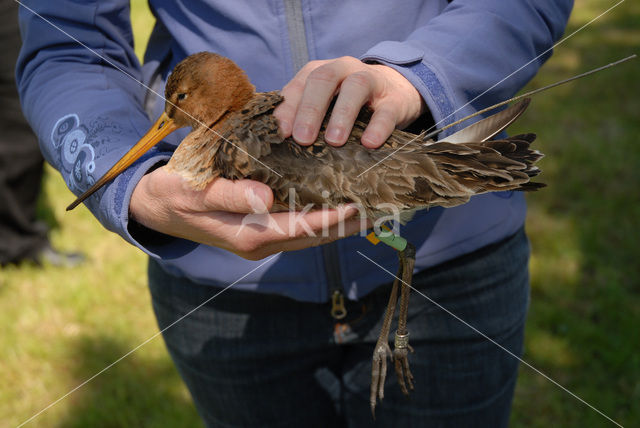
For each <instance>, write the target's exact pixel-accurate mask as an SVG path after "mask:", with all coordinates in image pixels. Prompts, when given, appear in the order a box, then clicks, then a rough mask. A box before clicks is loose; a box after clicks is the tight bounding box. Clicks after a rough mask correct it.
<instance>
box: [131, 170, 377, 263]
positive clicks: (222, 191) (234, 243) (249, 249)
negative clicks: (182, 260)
mask: <svg viewBox="0 0 640 428" xmlns="http://www.w3.org/2000/svg"><path fill="white" fill-rule="evenodd" d="M272 205H273V193H272V192H271V189H270V188H269V187H268V186H267V185H265V184H263V183H260V182H258V181H252V180H237V181H231V180H227V179H224V178H217V179H215V180H214V181H213V182H211V183H210V184H209V185H208V186H207V187H206V188H205V189H204V190H202V191H196V190H193V189H192V188H190V187H189V185H188V184H187V183H186V182H185V181H184V180H183V179H182V178H181V177H180V176H179V175H178V174H175V173H170V172H167V171H166V168H165V167H160V168H158V169H156V170H155V171H153V172H151V173H149V174H147V175H145V176H144V177H143V178H142V179H141V180H140V182H139V183H138V185H137V186H136V188H135V189H134V191H133V195H132V196H131V203H130V206H129V212H130V216H131V218H132V219H133V220H135V221H137V222H138V223H140V224H142V225H144V226H146V227H148V228H149V229H153V230H156V231H158V232H162V233H164V234H167V235H171V236H176V237H179V238H184V239H189V240H191V241H195V242H199V243H202V244H206V245H212V246H215V247H219V248H223V249H225V250H227V251H230V252H232V253H235V254H237V255H239V256H241V257H244V258H246V259H249V260H259V259H262V258H265V257H267V256H268V255H270V254H275V253H278V252H280V251H294V250H300V249H303V248H307V247H312V246H316V245H321V244H325V243H328V242H331V241H334V240H336V239H339V238H341V237H345V236H350V235H352V234H354V233H356V232H358V231H359V230H360V229H361V221H360V219H350V217H353V215H354V214H355V213H356V212H357V209H356V208H355V207H353V206H345V207H344V208H341V209H336V210H324V211H310V212H308V213H296V212H280V213H269V212H268V210H270V209H271V207H272ZM256 211H257V213H256ZM248 213H249V214H250V215H251V216H256V217H247V216H246V215H247V214H248ZM292 216H293V217H292ZM247 218H249V219H250V220H251V221H246V219H247ZM295 219H297V221H294V220H295ZM243 220H245V221H244V222H243ZM343 220H345V221H344V222H343V224H339V223H340V222H341V221H343ZM363 223H364V222H363ZM363 226H365V227H366V224H363ZM363 228H364V227H363ZM312 234H315V236H313V235H312ZM310 235H311V236H310Z"/></svg>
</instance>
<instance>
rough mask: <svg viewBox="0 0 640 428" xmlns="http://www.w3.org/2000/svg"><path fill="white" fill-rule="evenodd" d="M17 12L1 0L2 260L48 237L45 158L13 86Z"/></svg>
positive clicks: (33, 250) (24, 254) (25, 254)
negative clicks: (42, 199) (42, 208)
mask: <svg viewBox="0 0 640 428" xmlns="http://www.w3.org/2000/svg"><path fill="white" fill-rule="evenodd" d="M17 13H18V4H17V3H15V2H13V1H3V2H2V3H0V40H2V45H3V48H2V49H0V201H1V202H0V264H5V263H10V262H15V261H19V260H21V259H24V258H30V257H33V256H35V255H36V254H37V253H38V252H39V251H40V250H41V249H42V248H43V247H44V246H45V245H46V244H47V242H48V241H47V237H46V228H45V227H43V225H42V224H39V223H38V222H37V221H36V208H37V201H38V195H39V193H40V186H41V181H42V167H43V162H44V161H43V158H42V155H41V154H40V149H39V148H38V142H37V140H36V137H35V136H34V135H33V132H32V131H31V128H30V127H29V125H28V124H27V122H26V120H25V118H24V116H23V115H22V111H21V109H20V102H19V99H18V92H17V90H16V87H15V78H14V70H15V65H16V60H17V57H18V51H19V49H20V44H21V42H20V33H19V29H18V20H17V19H18V18H17Z"/></svg>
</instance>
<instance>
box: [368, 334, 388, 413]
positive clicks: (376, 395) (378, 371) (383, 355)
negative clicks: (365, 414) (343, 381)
mask: <svg viewBox="0 0 640 428" xmlns="http://www.w3.org/2000/svg"><path fill="white" fill-rule="evenodd" d="M387 357H388V358H390V359H391V360H393V353H392V352H391V348H390V347H389V343H387V342H382V341H378V343H377V344H376V347H375V349H374V350H373V361H372V365H371V395H370V396H369V402H370V404H371V414H372V415H373V417H374V418H375V416H376V415H375V411H376V401H377V400H378V399H380V401H382V399H383V398H384V381H385V380H386V378H387Z"/></svg>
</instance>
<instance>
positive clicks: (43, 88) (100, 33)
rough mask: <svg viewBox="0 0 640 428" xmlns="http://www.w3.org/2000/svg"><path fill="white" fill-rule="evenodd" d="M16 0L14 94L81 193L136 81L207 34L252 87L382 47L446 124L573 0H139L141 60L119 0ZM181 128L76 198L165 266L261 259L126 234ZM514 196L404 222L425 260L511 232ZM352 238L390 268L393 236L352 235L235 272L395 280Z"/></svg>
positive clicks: (504, 86) (306, 295)
mask: <svg viewBox="0 0 640 428" xmlns="http://www.w3.org/2000/svg"><path fill="white" fill-rule="evenodd" d="M23 1H24V4H25V6H26V7H21V10H20V25H21V29H22V33H23V41H24V45H23V48H22V52H21V55H20V59H19V63H18V67H17V80H18V85H19V91H20V94H21V98H22V105H23V110H24V112H25V115H26V116H27V118H28V119H29V121H30V123H31V125H32V127H33V128H34V130H35V131H36V133H37V134H38V136H39V138H40V144H41V148H42V151H43V153H44V155H45V157H46V159H47V161H49V162H50V163H51V164H52V165H53V166H54V167H55V168H56V169H58V170H59V171H60V173H61V174H62V176H63V177H64V179H65V181H66V183H67V185H68V186H69V188H70V189H71V190H72V191H73V192H74V193H76V194H78V193H80V192H81V191H82V190H84V189H86V188H88V187H89V186H90V185H91V184H92V183H93V182H95V180H97V179H98V178H99V177H100V176H101V175H102V174H103V173H104V172H105V171H106V170H107V169H108V168H109V167H110V166H111V165H112V164H114V163H115V161H116V160H117V159H118V158H119V157H120V156H121V155H123V154H124V153H125V152H126V151H127V150H128V149H129V148H130V147H131V146H132V145H133V144H134V143H135V142H136V141H137V140H138V139H139V138H140V137H141V136H142V135H143V134H144V132H145V131H146V130H147V129H148V127H149V126H150V124H151V120H152V119H155V118H156V117H157V116H158V115H159V114H160V113H161V111H162V108H163V101H162V99H160V98H159V97H157V96H156V95H154V94H153V93H152V92H150V91H148V90H147V89H145V87H144V86H143V85H141V84H140V83H139V82H143V83H145V85H149V86H151V87H152V88H154V89H155V90H156V91H158V92H159V93H162V91H163V87H164V82H165V81H166V78H167V75H168V74H169V72H170V71H171V69H172V68H173V66H174V65H175V64H176V63H177V62H178V61H180V60H181V59H183V58H184V57H185V56H187V55H189V54H192V53H195V52H199V51H204V50H207V51H213V52H217V53H219V54H222V55H224V56H227V57H229V58H231V59H233V60H234V61H235V62H236V63H237V64H238V65H239V66H240V67H242V68H243V69H244V70H245V71H246V72H247V74H248V75H249V77H250V79H251V80H252V82H253V83H254V84H255V85H256V87H257V90H258V91H270V90H276V89H280V88H282V86H284V85H285V84H286V83H287V82H288V81H289V80H290V79H291V78H292V77H293V76H294V74H295V72H296V71H297V70H296V68H297V67H299V66H300V65H301V61H304V60H307V59H308V60H313V59H326V58H335V57H339V56H343V55H350V56H355V57H359V58H361V59H362V60H365V61H376V62H381V63H383V64H386V65H389V66H391V67H394V68H395V69H396V70H398V71H399V72H400V73H402V74H403V75H404V76H405V77H406V78H407V79H408V80H409V81H410V82H411V83H412V84H413V85H414V86H415V87H416V88H417V89H418V91H419V92H420V94H421V95H422V97H423V98H424V99H425V101H426V103H427V106H428V107H429V109H430V111H431V114H432V116H433V118H434V119H435V121H436V122H441V125H444V124H446V123H450V122H452V121H454V120H456V119H459V118H461V117H463V116H465V115H467V114H469V113H472V112H474V111H476V110H478V109H480V108H482V107H485V106H487V105H490V104H493V103H495V102H498V101H501V100H503V99H505V98H507V97H510V96H512V95H513V94H514V93H515V92H516V91H517V90H519V89H520V88H522V86H524V84H525V83H526V82H527V81H529V80H530V79H531V78H532V77H533V75H534V74H535V73H536V71H537V70H538V68H539V67H540V65H541V64H542V63H543V62H544V60H545V59H546V58H547V57H548V56H549V55H550V51H549V49H550V47H551V46H552V45H553V43H554V41H556V40H558V39H559V38H560V37H561V35H562V33H563V31H564V27H565V25H566V22H567V19H568V16H569V13H570V10H571V7H572V3H573V2H572V1H571V0H530V1H527V0H509V1H505V0H454V1H451V2H447V1H445V0H429V1H422V0H407V1H403V2H391V1H380V0H375V1H367V2H363V1H343V0H331V1H319V0H269V1H262V2H256V1H247V0H237V1H232V2H230V1H222V0H188V1H186V0H150V2H149V3H150V6H151V8H152V11H153V13H154V15H155V16H156V18H157V22H156V25H155V28H154V29H153V33H152V36H151V40H150V42H149V46H148V49H147V53H146V55H145V65H144V66H141V65H140V63H139V62H138V60H137V58H136V56H135V54H134V51H133V36H132V29H131V23H130V18H129V16H130V11H129V1H128V0H85V1H73V0H56V1H51V0H23ZM34 12H37V14H38V15H40V16H36V14H34ZM43 18H44V19H43ZM45 20H46V21H45ZM74 39H75V40H74ZM541 54H542V55H541ZM523 66H524V67H523ZM516 70H519V71H518V72H516V73H515V74H513V75H511V73H514V72H515V71H516ZM496 84H497V85H496ZM494 85H495V86H494ZM489 88H491V89H490V90H489V91H488V92H487V93H486V94H485V95H483V96H481V97H480V98H478V99H477V100H475V101H473V102H472V103H471V104H469V105H467V106H465V107H463V106H464V105H465V104H466V103H467V102H468V101H469V100H472V99H475V98H476V97H477V96H478V95H480V94H481V93H483V92H485V91H486V90H488V89H489ZM461 107H462V108H461ZM454 131H455V129H452V130H450V132H454ZM185 133H186V131H184V130H182V132H176V133H175V135H171V136H169V137H168V138H167V139H166V140H165V142H164V143H161V144H160V145H159V146H158V147H156V148H155V149H153V150H152V151H151V152H149V153H148V154H146V155H145V156H144V157H143V158H142V159H141V160H139V161H138V162H137V163H136V164H135V165H134V166H133V167H131V168H130V169H129V170H127V172H125V173H124V174H122V175H121V176H120V177H118V178H117V179H115V180H114V181H113V182H112V183H111V184H109V185H108V186H106V187H105V188H103V189H102V190H101V191H99V192H98V193H97V194H96V195H94V196H93V197H91V198H90V199H89V200H88V201H87V203H86V204H87V206H88V207H89V209H90V210H91V211H92V212H93V214H94V215H95V216H96V217H97V219H98V220H99V221H100V222H101V223H102V224H103V225H104V226H105V227H106V228H107V229H109V230H112V231H114V232H116V233H118V234H119V235H120V236H122V237H123V238H124V239H125V240H127V241H128V242H130V243H131V244H133V245H136V246H138V247H139V248H140V249H141V250H143V251H145V252H146V253H148V254H149V255H150V256H151V257H155V258H158V259H159V261H160V263H161V265H162V266H163V267H164V268H165V269H166V270H167V271H168V272H169V273H172V274H175V275H180V276H187V277H189V278H191V279H193V280H195V281H197V282H200V283H203V284H210V285H213V286H226V285H228V284H229V283H231V282H233V281H236V280H237V279H238V278H240V277H242V276H243V275H245V274H246V273H247V272H249V271H250V270H252V269H253V268H254V267H256V266H258V264H259V263H260V262H255V261H247V260H244V259H242V258H240V257H238V256H236V255H234V254H231V253H229V252H227V251H224V250H221V249H219V248H213V247H208V246H204V245H198V244H195V243H193V242H189V241H186V240H182V239H177V238H173V237H170V236H166V235H161V234H159V233H146V234H138V235H135V237H134V236H132V233H131V230H130V229H132V228H131V227H130V224H129V223H130V222H129V216H128V207H129V200H130V197H131V193H132V191H133V189H134V187H135V186H136V184H137V182H138V181H139V180H140V178H141V177H142V175H144V174H145V172H147V171H148V170H149V169H150V168H152V167H153V166H154V165H157V164H158V163H160V162H163V161H166V160H167V159H168V158H169V157H170V156H171V153H172V151H173V149H174V148H175V146H176V144H178V143H179V141H180V139H181V138H182V137H184V135H185ZM525 211H526V208H525V202H524V198H523V196H522V195H521V194H519V193H517V192H515V193H513V192H510V193H497V194H487V195H481V196H477V197H474V198H472V199H471V201H470V202H469V203H467V204H465V205H463V206H459V207H455V208H450V209H442V208H435V209H431V210H429V211H425V212H421V213H420V214H418V215H417V216H416V217H415V219H414V220H413V221H412V222H411V223H410V224H409V225H407V226H406V227H403V229H402V234H403V236H405V237H407V238H408V239H409V240H411V241H412V242H413V243H414V244H415V245H416V247H417V249H418V251H417V262H416V269H417V270H421V269H424V268H426V267H429V266H433V265H436V264H438V263H441V262H444V261H446V260H449V259H451V258H454V257H457V256H460V255H462V254H465V253H468V252H470V251H473V250H476V249H478V248H480V247H482V246H485V245H487V244H490V243H492V242H496V241H498V240H500V239H503V238H505V237H507V236H509V235H511V234H513V233H514V232H515V231H516V230H517V229H518V228H520V227H521V226H522V224H523V222H524V218H525ZM136 238H138V239H136ZM357 251H361V252H362V253H364V254H366V255H367V256H368V257H370V258H372V259H373V260H376V261H377V262H378V263H380V264H381V265H383V266H385V267H386V268H387V269H389V270H391V271H395V268H396V265H397V257H396V255H395V252H394V251H393V250H392V249H390V248H388V247H386V246H384V245H378V246H373V245H372V244H370V243H369V242H368V241H367V240H365V239H363V238H361V237H350V238H346V239H343V240H341V241H338V242H337V243H334V244H331V245H328V246H323V247H317V248H309V249H306V250H301V251H294V252H288V253H282V254H280V255H278V256H277V257H275V258H274V259H273V260H271V261H270V262H269V263H267V264H266V265H265V266H263V267H261V268H260V269H257V270H256V271H255V272H253V273H251V274H250V275H248V276H246V277H244V278H243V279H242V280H241V281H240V282H239V283H238V284H237V285H235V288H237V289H245V290H256V291H259V292H265V293H279V294H282V295H286V296H290V297H292V298H295V299H298V300H304V301H315V302H321V301H326V300H327V298H328V296H329V293H330V291H331V290H332V289H343V290H344V292H345V294H346V295H347V296H348V297H349V298H352V299H355V298H357V297H359V296H362V295H365V294H367V293H369V292H370V291H371V290H372V289H374V288H375V287H376V286H379V285H381V284H383V283H387V282H388V281H389V280H390V278H389V277H388V276H387V275H386V274H385V273H383V272H381V271H380V270H378V269H377V268H375V267H373V266H372V265H371V264H370V262H369V261H367V260H365V259H364V258H362V257H361V256H360V255H358V253H357Z"/></svg>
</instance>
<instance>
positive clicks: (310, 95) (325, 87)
mask: <svg viewBox="0 0 640 428" xmlns="http://www.w3.org/2000/svg"><path fill="white" fill-rule="evenodd" d="M347 71H348V67H347V64H346V62H345V61H340V60H336V61H332V62H329V63H326V64H324V65H322V66H320V67H318V68H316V69H315V70H313V71H312V72H311V73H310V74H309V77H307V80H306V83H305V87H304V91H303V94H302V98H301V99H300V104H299V106H298V110H297V112H296V117H295V120H294V123H293V132H292V136H293V139H294V140H296V142H298V143H299V144H302V145H310V144H312V143H313V142H314V141H315V140H316V138H317V137H318V131H319V130H320V125H321V124H322V121H323V119H324V116H325V114H326V113H327V109H328V108H329V103H330V102H331V98H333V95H334V93H335V91H336V89H337V87H338V85H339V84H340V82H342V80H343V79H344V78H345V77H346V75H347Z"/></svg>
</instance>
